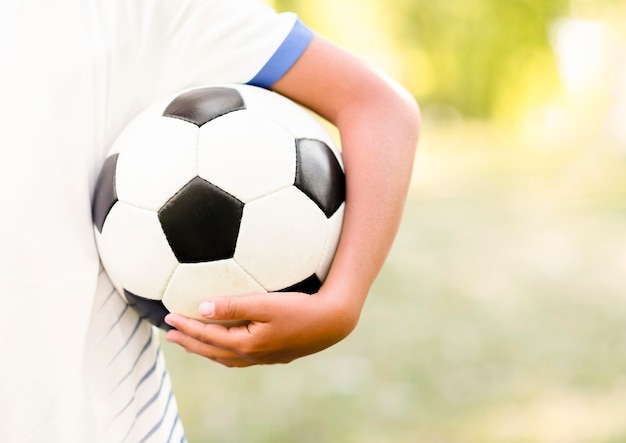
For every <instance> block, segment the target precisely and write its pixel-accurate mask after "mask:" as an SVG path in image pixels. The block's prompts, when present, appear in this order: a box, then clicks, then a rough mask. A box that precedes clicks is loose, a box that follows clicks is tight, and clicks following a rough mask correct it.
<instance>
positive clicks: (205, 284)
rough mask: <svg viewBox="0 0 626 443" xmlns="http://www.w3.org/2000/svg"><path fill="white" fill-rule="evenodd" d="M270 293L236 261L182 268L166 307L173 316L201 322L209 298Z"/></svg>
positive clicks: (171, 285) (166, 298)
mask: <svg viewBox="0 0 626 443" xmlns="http://www.w3.org/2000/svg"><path fill="white" fill-rule="evenodd" d="M263 292H267V291H265V289H264V288H263V287H262V286H261V285H259V284H258V283H257V282H256V281H255V280H254V279H253V278H252V277H251V276H250V275H249V274H247V273H246V272H245V271H244V270H243V269H242V268H241V266H239V265H238V264H237V263H236V262H235V260H233V259H227V260H219V261H213V262H204V263H184V264H180V265H178V267H177V268H176V271H174V274H173V275H172V278H171V280H170V282H169V285H168V287H167V289H166V290H165V294H164V296H163V304H164V305H165V307H166V308H167V309H169V310H170V311H171V312H177V313H179V314H183V315H186V316H188V317H191V318H196V319H199V318H200V316H199V313H198V305H199V304H200V302H201V301H202V300H204V299H205V298H209V297H219V296H241V295H252V294H259V293H263Z"/></svg>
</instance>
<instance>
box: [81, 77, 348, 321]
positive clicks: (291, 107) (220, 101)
mask: <svg viewBox="0 0 626 443" xmlns="http://www.w3.org/2000/svg"><path fill="white" fill-rule="evenodd" d="M344 200H345V177H344V172H343V166H342V161H341V155H340V153H339V150H338V149H337V147H336V146H335V145H334V143H333V140H332V138H331V137H330V135H329V134H328V132H327V131H326V130H325V129H324V128H323V126H321V125H320V124H319V122H318V121H317V120H316V119H315V118H314V117H313V116H312V115H311V114H310V113H309V112H308V111H306V110H304V109H303V108H301V107H300V106H299V105H297V104H296V103H294V102H292V101H290V100H288V99H287V98H285V97H283V96H280V95H278V94H276V93H273V92H270V91H267V90H265V89H261V88H258V87H254V86H247V85H234V84H226V85H216V86H208V87H203V88H197V89H193V90H189V91H185V92H183V93H181V94H179V95H177V96H176V97H174V98H173V99H168V100H166V101H165V102H163V103H159V104H157V105H154V106H152V107H150V108H148V109H147V110H146V111H144V112H143V113H141V114H140V115H139V116H138V117H137V118H135V119H134V120H133V121H131V122H130V123H129V125H128V126H127V127H126V128H125V129H124V130H123V131H122V133H121V134H120V136H119V137H118V138H117V139H116V141H115V143H114V144H113V146H112V148H111V150H110V152H109V154H108V156H107V158H106V160H105V161H104V164H103V167H102V170H101V172H100V175H99V177H98V180H97V183H96V190H95V194H94V199H93V206H92V215H93V222H94V232H95V237H96V244H97V247H98V251H99V254H100V258H101V261H102V264H103V266H104V268H105V270H106V272H107V274H108V276H109V278H110V279H111V281H112V282H113V284H114V286H115V287H116V289H117V291H118V292H119V293H120V294H121V295H122V296H123V297H124V298H125V299H126V301H127V302H128V304H129V305H130V306H132V307H133V308H134V309H136V310H137V311H138V312H139V313H140V314H141V315H142V316H144V317H145V318H147V319H148V320H149V321H151V322H152V323H153V324H155V325H157V326H159V327H161V328H164V329H168V328H169V327H168V326H167V325H166V324H165V323H164V321H163V317H164V316H165V315H166V314H167V313H168V312H177V313H180V314H183V315H186V316H189V317H192V318H200V317H199V314H198V311H197V310H198V305H199V304H200V302H201V301H202V300H204V299H205V298H208V297H212V296H238V295H250V294H257V293H263V292H277V291H298V292H307V293H314V292H317V290H318V289H319V288H320V286H321V284H322V282H323V281H324V279H325V278H326V275H327V274H328V271H329V269H330V265H331V263H332V260H333V257H334V254H335V251H336V248H337V243H338V241H339V237H340V233H341V228H342V222H343V210H344Z"/></svg>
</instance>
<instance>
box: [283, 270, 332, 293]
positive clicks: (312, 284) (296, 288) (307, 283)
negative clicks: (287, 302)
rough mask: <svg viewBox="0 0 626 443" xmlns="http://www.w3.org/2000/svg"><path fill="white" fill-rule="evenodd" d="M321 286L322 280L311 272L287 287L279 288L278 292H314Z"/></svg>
mask: <svg viewBox="0 0 626 443" xmlns="http://www.w3.org/2000/svg"><path fill="white" fill-rule="evenodd" d="M321 287H322V282H321V281H320V279H319V278H318V277H317V275H315V274H313V275H311V276H310V277H308V278H306V279H304V280H302V281H301V282H300V283H296V284H295V285H293V286H289V287H288V288H284V289H281V290H280V291H278V292H302V293H305V294H315V293H316V292H318V291H319V290H320V288H321Z"/></svg>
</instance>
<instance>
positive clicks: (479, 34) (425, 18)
mask: <svg viewBox="0 0 626 443" xmlns="http://www.w3.org/2000/svg"><path fill="white" fill-rule="evenodd" d="M376 1H378V2H380V3H381V5H382V6H383V7H384V8H386V9H387V10H388V11H390V12H391V13H392V14H393V26H391V27H388V28H391V29H385V31H386V32H391V33H392V36H391V38H392V39H393V41H394V45H395V46H396V49H397V50H398V51H399V53H400V54H402V56H403V57H413V58H419V59H420V60H418V61H416V60H406V61H405V64H407V66H411V68H412V69H413V70H415V69H414V68H417V72H413V73H412V74H411V75H413V76H417V77H419V76H420V75H422V73H424V74H426V75H427V77H428V78H427V79H426V80H427V83H428V87H427V88H418V87H417V86H414V87H411V86H412V85H414V84H417V83H419V79H405V80H406V81H404V83H405V84H407V85H408V86H409V87H410V88H411V89H412V90H413V92H414V93H415V94H416V95H417V96H418V98H419V100H420V102H422V103H423V104H425V105H427V104H428V103H446V104H448V105H451V106H454V107H455V108H457V109H458V110H459V111H460V112H461V113H463V114H464V115H466V116H471V117H479V118H486V117H493V116H494V114H496V113H498V112H501V111H502V108H503V101H510V100H512V101H515V98H514V97H513V96H512V94H511V91H510V90H511V88H514V89H516V91H515V92H516V94H518V98H520V100H521V101H522V102H524V101H525V99H524V97H523V96H524V94H525V91H524V79H522V80H520V79H519V78H517V77H518V76H520V75H522V76H524V75H531V76H532V77H533V78H536V77H537V76H539V77H540V76H541V75H542V74H543V73H537V72H533V71H535V70H536V69H537V68H538V67H539V68H540V69H544V70H547V71H548V72H546V73H545V74H546V75H547V76H554V73H553V72H550V71H551V70H552V71H554V68H553V67H551V66H550V62H551V50H550V46H549V38H548V33H549V26H550V23H551V22H552V21H553V20H554V19H555V18H557V17H559V16H562V15H565V14H566V13H567V11H568V7H569V0H447V1H442V2H437V1H425V0H385V2H384V3H383V2H382V0H376ZM273 4H274V6H275V7H276V8H277V9H279V10H292V11H296V12H298V13H300V14H301V15H302V16H303V18H304V19H305V20H306V21H307V22H311V24H312V25H313V26H316V23H314V21H315V20H312V21H310V19H313V18H314V17H313V16H312V15H311V14H310V10H311V8H312V7H313V6H312V5H311V3H310V2H306V1H303V0H274V2H273ZM307 14H308V15H307ZM327 14H328V13H327ZM322 16H323V15H322ZM347 25H348V26H349V25H350V24H349V23H348V24H347ZM331 37H332V36H331ZM537 60H542V61H543V62H542V63H537ZM546 60H548V63H545V61H546ZM420 68H423V69H424V70H425V71H428V72H427V73H426V72H423V71H420ZM401 80H402V79H401ZM503 97H504V98H503ZM511 106H515V104H514V103H512V104H511Z"/></svg>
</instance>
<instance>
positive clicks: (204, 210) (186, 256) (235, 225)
mask: <svg viewBox="0 0 626 443" xmlns="http://www.w3.org/2000/svg"><path fill="white" fill-rule="evenodd" d="M242 215H243V203H242V202H241V201H239V200H238V199H237V198H235V197H233V196H232V195H230V194H228V193H227V192H224V191H223V190H221V189H220V188H218V187H217V186H215V185H213V184H211V183H209V182H208V181H206V180H204V179H202V178H200V177H195V178H193V179H192V180H191V181H190V182H189V183H187V184H186V185H185V186H183V187H182V188H181V189H180V190H179V191H178V192H177V193H176V195H174V196H173V197H172V198H171V199H169V200H168V201H167V203H165V205H163V207H162V208H161V209H160V210H159V211H158V216H159V221H160V222H161V226H162V227H163V232H164V233H165V237H166V238H167V241H168V243H169V244H170V247H171V248H172V252H174V255H175V256H176V258H177V259H178V261H179V262H180V263H202V262H207V261H214V260H222V259H226V258H231V257H232V256H233V254H234V253H235V246H236V245H237V236H238V235H239V226H240V224H241V217H242Z"/></svg>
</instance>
